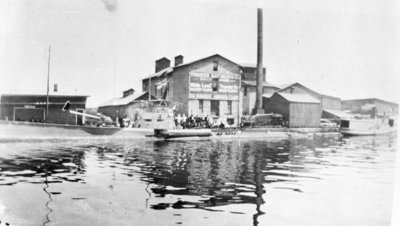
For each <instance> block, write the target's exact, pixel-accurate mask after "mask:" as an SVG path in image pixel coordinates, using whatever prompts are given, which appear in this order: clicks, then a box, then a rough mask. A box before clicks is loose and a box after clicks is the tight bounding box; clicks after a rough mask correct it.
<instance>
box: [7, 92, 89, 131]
mask: <svg viewBox="0 0 400 226" xmlns="http://www.w3.org/2000/svg"><path fill="white" fill-rule="evenodd" d="M87 97H88V96H83V95H59V94H51V95H49V105H48V108H49V110H48V115H47V116H46V112H47V95H42V94H3V95H1V100H0V101H1V102H0V119H1V120H7V121H25V122H46V121H47V123H55V124H69V125H82V124H84V119H83V117H82V116H79V115H74V114H70V113H68V112H64V111H62V107H63V105H64V104H65V103H66V102H67V101H70V103H71V110H74V111H77V112H81V113H84V112H85V108H86V99H87Z"/></svg>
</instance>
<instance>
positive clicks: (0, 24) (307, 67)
mask: <svg viewBox="0 0 400 226" xmlns="http://www.w3.org/2000/svg"><path fill="white" fill-rule="evenodd" d="M216 2H217V3H216ZM258 7H260V8H263V14H264V66H265V67H266V68H267V79H268V82H271V83H273V84H277V85H279V84H287V83H292V82H300V83H302V84H304V85H306V86H308V87H309V88H311V89H314V90H316V91H318V92H321V93H324V94H327V95H334V96H338V97H340V98H342V99H351V98H366V97H378V98H382V99H386V100H389V101H397V100H398V97H397V96H398V94H399V91H398V90H399V83H400V82H399V81H400V79H399V74H400V65H399V59H400V45H399V41H400V29H399V25H400V23H399V19H400V15H399V14H400V8H399V6H398V4H396V1H395V0H323V1H321V0H268V1H245V0H240V1H239V0H231V1H227V0H225V1H211V0H197V1H195V0H168V1H166V0H154V1H151V0H123V1H119V0H79V1H78V0H57V1H54V0H31V1H23V0H21V1H15V0H2V1H0V78H1V83H0V93H43V94H45V93H46V79H47V58H48V48H49V45H51V65H50V83H51V84H54V83H57V84H58V87H59V91H60V92H62V93H70V94H85V95H90V98H89V99H88V106H89V107H91V106H97V105H99V104H101V103H102V102H105V101H107V100H108V99H110V98H113V97H114V96H120V95H122V91H123V90H125V89H128V88H134V89H135V90H137V91H138V92H141V91H142V90H141V78H143V77H145V76H147V75H149V74H151V73H154V61H155V60H156V59H159V58H161V57H167V58H169V59H173V58H174V57H175V56H177V55H180V54H181V55H183V56H184V62H189V61H193V60H196V59H200V58H203V57H207V56H210V55H213V54H215V53H219V54H221V55H222V56H224V57H226V58H228V59H230V60H232V61H234V62H237V63H254V64H255V63H256V60H257V49H256V48H257V8H258ZM172 63H173V60H172Z"/></svg>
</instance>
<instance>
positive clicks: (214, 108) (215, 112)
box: [211, 100, 219, 116]
mask: <svg viewBox="0 0 400 226" xmlns="http://www.w3.org/2000/svg"><path fill="white" fill-rule="evenodd" d="M211 115H212V116H219V101H218V100H212V101H211Z"/></svg>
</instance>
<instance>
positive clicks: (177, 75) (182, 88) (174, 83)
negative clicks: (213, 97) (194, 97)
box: [169, 66, 190, 115]
mask: <svg viewBox="0 0 400 226" xmlns="http://www.w3.org/2000/svg"><path fill="white" fill-rule="evenodd" d="M189 72H190V67H189V66H183V67H178V68H174V71H173V74H172V76H171V79H170V81H171V82H170V89H169V92H170V95H171V96H170V101H171V104H172V105H173V106H176V108H177V112H178V113H181V114H186V115H188V114H189V112H190V111H188V105H189V103H188V102H189Z"/></svg>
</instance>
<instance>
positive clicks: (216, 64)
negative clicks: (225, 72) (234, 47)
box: [213, 61, 218, 71]
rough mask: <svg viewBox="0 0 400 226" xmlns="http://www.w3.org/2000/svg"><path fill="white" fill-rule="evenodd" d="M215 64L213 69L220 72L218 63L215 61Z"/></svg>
mask: <svg viewBox="0 0 400 226" xmlns="http://www.w3.org/2000/svg"><path fill="white" fill-rule="evenodd" d="M213 63H214V68H213V70H214V71H218V61H214V62H213Z"/></svg>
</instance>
